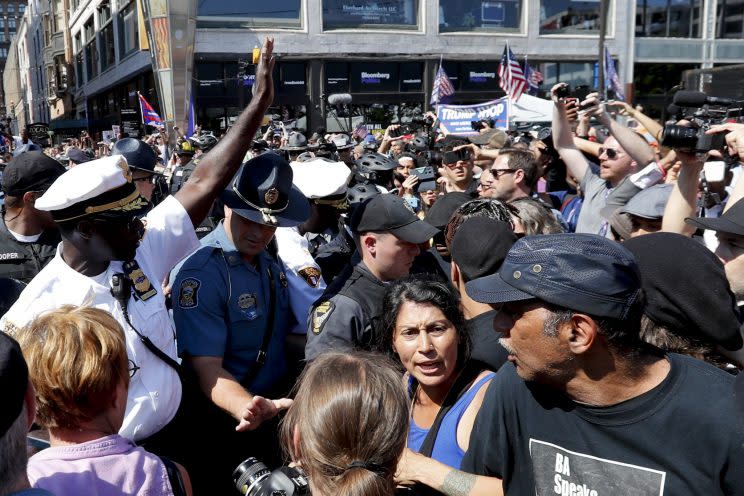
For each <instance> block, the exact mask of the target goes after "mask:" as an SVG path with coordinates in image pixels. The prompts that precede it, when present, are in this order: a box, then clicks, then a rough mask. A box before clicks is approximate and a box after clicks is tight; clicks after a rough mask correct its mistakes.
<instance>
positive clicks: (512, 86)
mask: <svg viewBox="0 0 744 496" xmlns="http://www.w3.org/2000/svg"><path fill="white" fill-rule="evenodd" d="M499 86H501V89H502V90H504V91H505V92H506V94H507V95H509V99H510V100H512V101H515V102H516V101H517V100H519V97H520V96H522V93H524V92H525V90H526V89H527V79H525V77H524V72H522V68H521V67H520V66H519V62H517V59H516V58H515V57H514V54H513V53H512V51H511V49H510V48H509V45H506V46H505V47H504V53H503V55H501V63H500V64H499Z"/></svg>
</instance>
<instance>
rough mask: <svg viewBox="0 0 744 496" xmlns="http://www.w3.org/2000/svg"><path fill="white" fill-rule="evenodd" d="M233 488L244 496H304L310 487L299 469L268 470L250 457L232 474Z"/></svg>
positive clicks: (303, 473)
mask: <svg viewBox="0 0 744 496" xmlns="http://www.w3.org/2000/svg"><path fill="white" fill-rule="evenodd" d="M232 478H233V482H234V483H235V488H236V489H237V490H238V491H239V492H240V494H244V495H246V496H275V495H276V496H294V495H297V496H305V495H309V494H310V485H309V483H308V480H307V476H306V475H305V472H303V471H302V469H300V468H299V467H280V468H278V469H276V470H269V469H268V468H267V467H266V465H264V464H263V463H261V462H260V461H258V459H257V458H254V457H251V458H248V459H247V460H246V461H244V462H243V463H241V464H240V465H238V466H237V467H236V468H235V470H234V471H233V474H232Z"/></svg>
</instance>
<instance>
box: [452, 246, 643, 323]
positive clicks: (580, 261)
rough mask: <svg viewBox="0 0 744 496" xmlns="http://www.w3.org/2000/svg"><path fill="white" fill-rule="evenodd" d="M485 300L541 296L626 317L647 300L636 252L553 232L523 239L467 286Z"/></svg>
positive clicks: (576, 307)
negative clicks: (493, 269) (495, 270)
mask: <svg viewBox="0 0 744 496" xmlns="http://www.w3.org/2000/svg"><path fill="white" fill-rule="evenodd" d="M465 289H466V291H467V293H468V295H469V296H470V297H471V298H473V299H474V300H475V301H479V302H481V303H507V302H512V301H520V300H531V299H538V300H541V301H544V302H547V303H550V304H553V305H557V306H559V307H563V308H567V309H570V310H575V311H578V312H585V313H587V314H589V315H593V316H595V317H611V318H615V319H623V318H625V317H626V316H627V315H628V311H629V310H630V309H631V307H632V306H633V305H634V304H635V303H636V302H637V301H638V300H639V299H640V298H642V294H643V291H642V290H641V275H640V272H639V270H638V265H637V264H636V261H635V259H634V258H633V254H631V253H630V252H629V251H628V250H627V249H625V248H623V247H622V245H620V244H619V243H616V242H614V241H611V240H609V239H607V238H604V237H602V236H597V235H593V234H573V233H571V234H568V233H566V234H547V235H541V236H527V237H525V238H522V239H520V240H519V241H517V242H516V243H515V244H514V246H513V247H512V248H511V250H509V253H508V254H507V256H506V259H505V260H504V263H503V264H502V265H501V269H500V270H499V272H498V273H496V274H493V275H490V276H485V277H480V278H478V279H474V280H472V281H470V282H469V283H467V284H466V285H465Z"/></svg>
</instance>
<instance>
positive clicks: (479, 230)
mask: <svg viewBox="0 0 744 496" xmlns="http://www.w3.org/2000/svg"><path fill="white" fill-rule="evenodd" d="M516 241H517V237H516V236H515V235H514V232H513V231H512V228H511V226H510V225H509V224H507V223H506V222H503V221H500V220H495V219H491V218H488V217H471V218H469V219H466V220H465V222H463V223H462V224H461V225H460V227H458V228H457V232H456V233H455V237H454V238H452V247H451V248H450V255H451V256H452V261H453V262H455V263H456V264H457V266H458V267H459V268H460V273H461V274H462V277H463V279H464V280H465V282H467V281H472V280H473V279H477V278H479V277H484V276H489V275H491V274H495V273H496V272H497V271H498V270H499V268H500V267H501V264H502V263H503V262H504V259H505V258H506V255H507V253H509V249H510V248H511V247H512V245H513V244H514V243H515V242H516Z"/></svg>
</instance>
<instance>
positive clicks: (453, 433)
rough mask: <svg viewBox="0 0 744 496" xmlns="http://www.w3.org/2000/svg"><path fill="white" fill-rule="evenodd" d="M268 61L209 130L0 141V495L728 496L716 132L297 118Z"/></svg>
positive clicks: (569, 104) (265, 57)
mask: <svg viewBox="0 0 744 496" xmlns="http://www.w3.org/2000/svg"><path fill="white" fill-rule="evenodd" d="M273 65H274V57H273V40H271V39H267V40H266V42H265V43H264V46H263V48H262V50H261V57H260V61H259V64H258V66H257V70H256V81H255V87H254V96H253V98H252V99H251V101H250V103H249V104H248V106H247V107H246V109H245V110H244V111H243V112H242V113H241V114H240V116H239V117H238V118H237V120H236V121H235V123H234V124H233V125H232V126H231V127H230V129H228V130H227V131H226V132H224V133H222V134H219V133H217V134H215V133H212V132H209V131H203V130H201V129H197V130H196V132H195V133H194V134H193V135H192V136H184V135H183V134H182V133H181V132H180V131H179V130H178V129H176V130H175V132H176V134H177V136H168V135H167V134H165V133H160V132H156V133H154V134H152V135H150V136H146V137H145V138H144V139H138V138H135V137H129V136H125V135H122V136H119V137H118V139H116V140H115V141H114V142H113V143H111V144H110V145H102V146H97V145H96V146H94V143H93V140H91V139H90V138H89V136H88V135H87V134H86V135H84V136H81V139H79V140H68V141H67V142H66V143H64V144H62V145H59V146H56V147H50V148H44V149H42V148H41V147H39V146H38V145H35V144H33V143H32V142H29V141H30V140H29V139H28V136H27V135H26V136H25V137H23V136H22V137H21V139H20V141H19V142H18V143H15V144H14V145H13V146H11V150H9V154H10V155H12V157H6V159H7V163H5V165H4V170H3V175H2V179H1V181H2V192H3V194H4V197H3V202H4V204H3V210H2V219H3V222H2V223H0V287H2V290H1V292H2V295H0V316H1V317H2V318H1V319H0V328H1V329H2V331H4V332H3V333H0V384H2V389H3V391H5V392H6V393H7V394H6V398H7V399H6V402H5V404H4V406H3V407H2V408H0V412H1V415H0V495H4V494H14V495H21V494H23V495H26V494H28V495H34V494H39V495H49V494H57V495H61V494H100V495H103V494H106V495H113V494H163V495H171V494H173V495H182V494H232V493H234V492H236V491H241V492H243V493H245V494H259V492H260V493H262V494H263V492H266V491H268V492H271V491H274V490H276V491H284V493H285V494H286V493H287V492H290V493H293V492H296V493H297V494H304V492H303V491H304V490H305V489H306V488H305V486H307V487H309V490H310V492H312V493H314V494H327V495H331V494H344V495H346V494H348V495H380V496H382V495H390V494H393V493H394V492H400V491H404V490H406V491H413V493H417V494H424V493H427V494H433V493H442V494H446V495H450V496H466V495H473V496H478V495H486V494H488V495H493V494H517V495H522V494H539V495H547V494H561V495H566V496H568V495H584V496H592V495H593V496H599V495H601V494H701V495H702V494H706V495H708V494H721V495H736V494H742V495H744V423H742V421H741V419H742V418H744V417H743V414H744V400H742V396H744V381H742V380H741V379H737V377H736V376H737V374H738V372H739V370H741V369H742V368H744V353H743V352H742V345H743V341H742V321H743V320H744V319H742V315H741V312H740V302H741V301H744V201H742V197H744V181H742V180H740V177H741V169H742V162H744V124H742V123H738V122H735V120H734V119H731V122H724V121H725V119H719V120H718V121H716V122H714V123H713V125H712V126H710V127H708V128H707V130H700V131H699V133H700V135H701V136H703V135H704V134H703V133H707V135H708V136H712V135H723V136H724V139H723V140H722V141H721V142H722V145H721V146H717V147H714V148H713V149H711V150H707V149H702V147H701V146H698V145H697V144H696V143H702V142H706V141H705V140H697V141H695V140H692V142H691V141H690V140H689V139H688V140H686V141H685V140H681V139H677V140H676V141H675V140H674V139H671V140H670V139H669V137H668V134H669V133H670V131H669V130H670V129H672V130H674V129H675V128H669V127H667V128H666V131H665V126H670V125H677V126H680V128H676V129H678V130H679V129H686V128H689V127H696V126H698V125H699V116H700V113H699V112H698V113H695V110H697V109H687V110H685V109H682V110H680V113H679V115H677V116H676V117H675V119H674V120H673V121H669V122H665V123H662V122H658V121H656V120H654V119H652V118H650V117H649V116H647V115H645V114H644V113H643V111H642V109H639V108H635V107H633V106H631V105H629V104H627V103H624V102H619V101H605V100H602V99H601V98H600V96H599V95H598V94H596V93H593V94H589V95H588V96H586V98H584V99H583V100H581V101H579V100H577V99H575V98H570V97H567V96H565V91H564V90H565V86H566V85H564V84H563V83H558V84H557V85H555V86H554V87H553V88H552V90H551V96H552V100H553V104H554V111H553V112H554V113H553V120H552V122H551V123H544V125H540V126H535V127H529V128H524V129H517V130H510V131H505V130H501V129H496V128H494V127H493V125H492V123H490V122H488V121H480V122H477V123H474V126H473V127H474V129H477V132H476V133H474V134H472V135H469V136H455V135H448V134H447V133H445V132H443V131H442V129H440V126H439V123H438V122H437V121H436V116H434V115H433V114H432V115H427V116H425V118H422V119H421V122H422V124H421V125H420V127H419V129H410V128H409V127H408V126H407V127H406V129H405V133H404V132H403V131H404V129H403V128H402V127H401V126H400V125H399V124H395V125H390V126H388V127H387V128H386V129H385V131H384V132H381V133H379V134H377V135H376V134H370V133H368V132H366V131H360V130H359V129H358V130H355V131H353V132H348V133H343V132H334V133H329V132H326V130H325V129H317V130H316V131H315V132H313V133H309V132H306V131H305V130H300V129H290V128H287V127H284V126H281V127H279V128H277V127H276V126H274V125H273V124H271V123H269V125H266V122H265V120H264V115H265V113H266V112H267V109H268V108H269V106H270V105H271V103H272V100H273V82H272V69H273ZM678 134H679V132H678ZM737 391H739V392H738V396H737ZM29 430H33V433H34V435H33V439H34V440H35V441H34V443H32V444H28V443H27V437H26V436H27V433H28V431H29ZM40 439H41V441H39V440H40ZM29 452H30V453H32V456H31V457H30V458H29V459H27V453H29ZM249 457H254V458H255V459H256V460H257V461H260V462H261V463H263V464H264V465H265V466H267V467H269V468H270V469H273V468H276V467H279V466H282V465H283V464H287V463H289V462H291V463H292V464H293V465H294V466H296V467H297V470H299V471H300V472H299V473H301V474H304V475H302V476H301V477H289V478H287V477H284V478H281V477H280V476H278V475H277V476H275V475H272V474H274V473H275V472H272V473H271V474H269V471H268V470H266V471H261V470H258V469H255V473H254V472H252V470H254V469H253V467H257V466H259V464H258V462H256V461H255V460H254V461H250V462H246V463H243V464H241V462H243V461H244V460H246V459H247V458H249ZM239 465H240V468H239V469H238V470H235V469H236V467H238V466H239ZM262 466H263V465H262ZM234 470H235V473H233V471H234ZM305 477H306V478H305ZM280 481H281V482H280ZM303 481H304V482H303ZM281 484H283V485H281ZM303 488H305V489H303Z"/></svg>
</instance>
